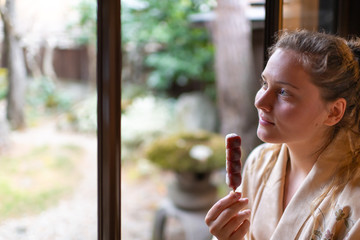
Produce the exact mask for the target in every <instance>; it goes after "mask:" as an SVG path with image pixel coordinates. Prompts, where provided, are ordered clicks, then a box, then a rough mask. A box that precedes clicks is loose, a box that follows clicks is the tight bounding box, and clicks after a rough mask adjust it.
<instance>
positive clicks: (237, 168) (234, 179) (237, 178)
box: [225, 133, 242, 191]
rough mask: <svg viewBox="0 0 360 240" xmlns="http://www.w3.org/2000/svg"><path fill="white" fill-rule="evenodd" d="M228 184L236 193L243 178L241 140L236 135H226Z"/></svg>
mask: <svg viewBox="0 0 360 240" xmlns="http://www.w3.org/2000/svg"><path fill="white" fill-rule="evenodd" d="M225 146H226V171H227V179H226V180H227V184H228V186H229V187H230V188H232V189H233V190H234V191H235V190H236V189H237V188H238V187H239V186H240V184H241V181H242V178H241V160H240V159H241V149H240V146H241V138H240V136H238V135H237V134H235V133H230V134H228V135H226V138H225Z"/></svg>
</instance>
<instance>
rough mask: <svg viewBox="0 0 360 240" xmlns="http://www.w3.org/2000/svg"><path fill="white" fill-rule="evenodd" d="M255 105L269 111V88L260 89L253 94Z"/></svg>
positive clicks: (270, 107)
mask: <svg viewBox="0 0 360 240" xmlns="http://www.w3.org/2000/svg"><path fill="white" fill-rule="evenodd" d="M254 105H255V107H256V108H257V109H261V110H263V111H264V112H270V111H271V109H272V105H273V103H272V97H271V93H270V91H269V89H267V90H264V89H260V90H259V91H258V92H257V94H256V96H255V103H254Z"/></svg>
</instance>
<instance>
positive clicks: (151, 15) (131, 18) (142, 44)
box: [121, 0, 214, 92]
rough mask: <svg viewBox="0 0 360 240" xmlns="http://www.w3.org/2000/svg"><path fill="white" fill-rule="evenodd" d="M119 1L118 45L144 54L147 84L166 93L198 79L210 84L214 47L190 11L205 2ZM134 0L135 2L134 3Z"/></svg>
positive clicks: (171, 0) (212, 75)
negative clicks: (192, 19) (119, 35)
mask: <svg viewBox="0 0 360 240" xmlns="http://www.w3.org/2000/svg"><path fill="white" fill-rule="evenodd" d="M131 3H132V4H129V1H125V0H123V1H122V16H121V17H122V19H121V21H122V37H123V38H122V45H123V49H124V51H125V53H126V49H128V48H129V46H132V47H133V48H136V49H138V51H141V52H142V53H144V54H145V57H144V58H143V59H142V61H143V64H144V66H145V67H146V68H147V69H149V75H148V78H147V81H146V82H147V85H148V87H150V88H151V89H154V90H157V91H160V92H166V91H168V90H169V89H170V88H171V87H173V86H182V85H186V84H189V83H191V82H202V83H203V84H204V85H205V86H207V87H208V88H213V85H214V71H213V61H214V59H213V58H214V48H213V44H212V42H211V38H210V33H209V31H208V30H207V29H206V28H205V27H195V26H194V24H193V23H192V22H191V20H190V17H191V16H192V14H195V13H199V12H201V9H203V8H204V6H207V7H208V6H209V1H208V2H206V1H194V0H193V1H191V0H180V1H174V0H148V1H131ZM134 3H136V4H134Z"/></svg>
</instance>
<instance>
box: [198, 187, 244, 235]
mask: <svg viewBox="0 0 360 240" xmlns="http://www.w3.org/2000/svg"><path fill="white" fill-rule="evenodd" d="M247 203H248V199H247V198H241V193H239V192H231V193H230V194H229V195H227V196H226V197H224V198H222V199H220V200H219V201H218V202H217V203H215V204H214V206H212V208H211V209H210V210H209V212H208V213H207V215H206V217H205V223H206V224H207V225H208V226H209V231H210V233H211V234H212V235H214V236H215V237H217V239H218V240H240V239H243V238H244V236H245V235H246V233H247V232H248V231H249V226H250V222H249V218H250V210H249V209H246V210H242V209H243V208H244V207H245V206H246V205H247Z"/></svg>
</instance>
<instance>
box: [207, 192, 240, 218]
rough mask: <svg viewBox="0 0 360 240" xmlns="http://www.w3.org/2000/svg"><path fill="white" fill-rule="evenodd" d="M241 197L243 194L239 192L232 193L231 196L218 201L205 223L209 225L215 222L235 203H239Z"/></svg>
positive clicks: (209, 212)
mask: <svg viewBox="0 0 360 240" xmlns="http://www.w3.org/2000/svg"><path fill="white" fill-rule="evenodd" d="M240 197H241V193H239V192H231V193H230V194H229V195H227V196H225V197H224V198H222V199H220V200H219V201H217V202H216V203H215V204H214V206H212V208H211V209H210V210H209V211H208V213H207V214H206V217H205V223H206V224H207V225H209V224H210V223H211V222H212V221H214V220H215V219H216V218H217V217H218V216H219V215H220V213H222V211H224V209H226V208H228V207H229V206H231V205H232V204H234V203H235V202H237V201H238V200H239V199H240Z"/></svg>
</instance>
